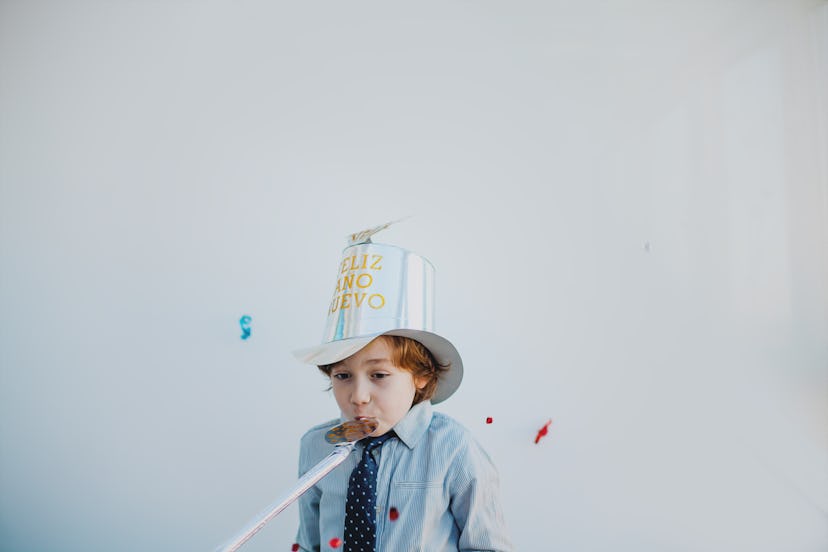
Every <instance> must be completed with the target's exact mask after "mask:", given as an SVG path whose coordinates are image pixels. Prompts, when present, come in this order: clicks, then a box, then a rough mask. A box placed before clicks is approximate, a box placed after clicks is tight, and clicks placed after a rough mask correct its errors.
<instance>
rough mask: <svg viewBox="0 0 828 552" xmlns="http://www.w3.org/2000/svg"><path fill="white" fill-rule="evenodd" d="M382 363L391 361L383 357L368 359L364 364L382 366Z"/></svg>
mask: <svg viewBox="0 0 828 552" xmlns="http://www.w3.org/2000/svg"><path fill="white" fill-rule="evenodd" d="M383 362H391V359H388V358H385V357H379V358H369V359H366V360H365V363H366V364H382V363H383Z"/></svg>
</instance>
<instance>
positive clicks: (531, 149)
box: [0, 0, 828, 552]
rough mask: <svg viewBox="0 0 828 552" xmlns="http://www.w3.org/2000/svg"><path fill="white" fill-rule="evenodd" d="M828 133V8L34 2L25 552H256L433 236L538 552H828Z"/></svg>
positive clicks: (8, 479) (290, 523)
mask: <svg viewBox="0 0 828 552" xmlns="http://www.w3.org/2000/svg"><path fill="white" fill-rule="evenodd" d="M827 98H828V5H826V3H825V2H817V1H805V0H785V1H783V0H765V1H763V0H729V1H722V0H698V1H694V2H674V1H663V0H662V1H659V0H605V1H598V2H572V1H565V2H564V1H555V2H532V1H523V0H520V1H513V2H491V1H480V2H468V1H466V2H460V1H454V2H440V3H422V2H419V3H400V2H396V3H389V2H367V1H366V2H363V1H359V2H353V1H352V2H303V3H298V2H293V3H288V2H254V1H248V0H238V1H232V2H231V1H226V0H224V1H218V0H215V1H207V0H205V1H196V0H177V1H167V2H162V1H150V0H147V1H139V0H109V1H105V0H99V1H86V0H85V1H80V0H79V1H73V2H58V1H13V0H5V1H4V2H2V3H0V263H2V265H0V543H2V544H0V547H2V550H10V551H67V552H68V551H89V550H104V551H110V550H118V551H125V552H128V551H133V550H142V551H143V550H172V551H190V550H192V551H201V550H212V548H213V547H214V546H216V545H217V544H219V543H220V542H222V541H223V540H224V539H226V538H227V537H229V536H230V535H231V534H233V533H234V532H235V531H236V530H238V529H239V528H240V527H241V526H242V525H243V524H244V523H245V522H246V521H247V520H248V519H249V518H250V517H251V516H252V515H253V514H255V513H256V512H258V511H259V509H260V508H262V507H263V506H265V505H266V504H267V503H269V502H270V501H271V500H273V499H274V498H275V497H276V496H278V495H279V494H280V493H281V492H282V491H284V490H285V489H286V488H288V487H289V486H290V484H291V483H292V481H293V480H294V479H295V475H296V474H295V470H296V456H297V452H298V447H297V440H298V438H299V436H300V435H301V433H302V432H303V431H304V430H305V429H306V428H307V427H308V426H310V425H312V424H314V423H317V422H319V421H322V420H324V419H328V418H330V417H333V416H335V415H336V414H337V412H336V408H335V404H334V401H333V398H332V397H330V396H329V395H328V394H327V393H326V392H324V389H325V382H324V381H323V380H322V379H321V377H320V376H319V375H318V374H317V373H316V372H315V370H314V369H313V368H308V367H305V366H302V365H300V364H298V363H297V362H296V361H294V360H293V358H292V357H291V355H290V351H292V350H293V349H296V348H300V347H304V346H308V345H312V344H315V343H316V342H317V341H318V340H319V337H320V335H321V332H322V325H323V321H324V313H325V308H326V305H327V301H328V299H329V296H330V293H331V290H332V288H333V285H334V282H335V270H336V263H337V261H338V258H339V252H340V250H341V249H342V247H343V246H344V245H345V235H346V234H348V233H350V232H352V231H356V230H360V229H362V228H365V227H369V226H372V225H374V224H379V223H382V222H385V221H388V220H392V219H396V218H399V217H403V216H407V215H411V218H410V219H409V220H407V221H405V222H403V223H400V224H398V225H396V226H394V227H392V228H390V229H389V230H387V231H385V232H384V233H383V234H381V235H380V238H382V239H379V240H378V241H384V242H387V243H394V244H396V245H400V246H403V247H407V248H410V249H413V250H415V251H417V252H419V253H421V254H423V255H425V256H427V257H429V258H430V259H431V260H432V261H433V262H434V263H435V264H436V266H437V269H438V289H439V293H438V324H439V328H440V330H441V331H442V332H443V333H444V334H445V335H446V336H448V337H450V338H451V339H452V340H453V341H454V342H455V344H456V345H457V346H458V348H459V349H460V351H461V352H462V354H463V355H464V359H465V363H466V366H467V369H466V379H465V381H464V384H463V386H462V387H461V389H460V391H459V392H458V393H457V394H456V395H455V396H454V397H453V398H452V399H451V400H449V401H448V402H446V403H444V405H441V406H440V407H439V408H440V410H442V411H445V412H447V413H449V414H451V415H453V416H455V417H456V418H458V419H460V420H461V421H462V422H463V423H465V424H466V425H468V426H469V427H470V428H471V429H472V430H473V431H474V432H475V433H476V434H477V435H478V436H479V438H480V439H481V441H483V443H484V444H485V446H486V447H488V449H489V450H490V451H491V453H492V456H493V457H494V459H495V461H496V462H497V464H498V465H499V467H500V470H501V475H502V482H503V488H504V501H505V508H506V512H507V515H508V521H509V522H510V525H511V527H512V530H513V532H514V540H515V541H516V543H517V544H518V546H519V549H521V550H543V551H545V550H550V551H553V550H554V551H610V550H612V551H614V552H617V551H629V552H649V551H652V552H664V551H682V552H684V551H688V552H689V551H692V552H696V551H705V552H706V551H716V552H719V551H721V552H733V551H751V552H764V551H767V552H772V551H773V552H776V551H785V552H816V551H825V550H826V549H828V469H826V467H828V153H827V152H828V101H826V99H827ZM242 314H250V315H251V316H252V317H253V323H252V337H251V339H250V340H249V341H242V340H241V339H240V338H239V336H240V329H239V326H238V318H239V317H240V316H241V315H242ZM487 416H492V417H493V418H494V423H493V424H491V425H486V424H485V418H486V417H487ZM547 418H552V419H553V420H554V423H553V425H552V427H551V431H550V434H549V436H548V437H547V438H546V439H545V440H543V441H541V443H540V444H539V445H535V444H534V443H533V439H534V436H535V432H536V431H537V429H538V428H539V427H540V426H541V425H542V424H543V423H544V422H545V421H546V419H547ZM296 523H297V516H296V511H295V508H291V509H289V510H288V511H286V512H285V513H284V514H283V515H281V516H280V517H278V518H277V519H276V520H274V521H273V522H272V523H271V524H270V525H268V526H267V527H266V528H265V530H263V531H262V532H261V533H260V534H259V535H257V536H256V537H255V538H254V540H253V541H251V542H250V543H249V544H248V545H247V546H246V547H245V548H246V549H248V550H250V551H256V550H260V551H262V550H285V551H287V550H289V549H290V545H291V543H292V542H293V535H294V531H295V527H296Z"/></svg>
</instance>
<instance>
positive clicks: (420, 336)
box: [293, 329, 463, 404]
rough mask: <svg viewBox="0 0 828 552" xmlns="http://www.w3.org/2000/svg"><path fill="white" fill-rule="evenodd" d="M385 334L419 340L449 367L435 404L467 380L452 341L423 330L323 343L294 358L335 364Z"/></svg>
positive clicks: (441, 379) (400, 331)
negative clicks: (464, 378)
mask: <svg viewBox="0 0 828 552" xmlns="http://www.w3.org/2000/svg"><path fill="white" fill-rule="evenodd" d="M381 335H398V336H401V337H408V338H410V339H413V340H415V341H419V342H420V343H422V344H423V345H424V346H425V347H426V348H427V349H428V350H429V351H431V354H432V355H434V358H435V359H436V360H437V362H438V363H439V364H441V365H446V364H448V365H449V369H448V371H446V372H444V373H442V374H441V375H440V380H439V382H438V383H437V390H436V391H435V393H434V396H433V397H432V398H431V402H432V403H433V404H437V403H440V402H442V401H444V400H446V399H447V398H449V397H450V396H451V395H452V394H453V393H454V392H455V391H457V388H458V387H460V382H461V381H462V380H463V360H462V359H461V358H460V353H458V352H457V349H456V348H455V347H454V345H452V344H451V342H450V341H449V340H447V339H445V338H444V337H442V336H439V335H437V334H435V333H431V332H426V331H423V330H410V329H396V330H388V331H386V332H379V333H377V334H374V335H367V336H360V337H352V338H348V339H340V340H337V341H331V342H329V343H323V344H322V345H317V346H316V347H309V348H307V349H300V350H298V351H294V352H293V355H294V356H295V357H296V358H297V359H298V360H299V361H301V362H304V363H306V364H314V365H316V366H324V365H326V364H333V363H335V362H339V361H340V360H344V359H346V358H348V357H349V356H351V355H353V354H354V353H357V352H358V351H360V350H361V349H362V348H364V347H365V346H366V345H368V344H369V343H370V342H371V341H373V340H374V339H376V338H377V337H379V336H381Z"/></svg>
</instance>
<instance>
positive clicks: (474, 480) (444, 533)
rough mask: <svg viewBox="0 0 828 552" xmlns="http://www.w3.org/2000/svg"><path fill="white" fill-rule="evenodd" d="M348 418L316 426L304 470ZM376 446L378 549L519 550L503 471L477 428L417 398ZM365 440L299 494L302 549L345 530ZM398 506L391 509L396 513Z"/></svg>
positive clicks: (308, 438) (323, 544)
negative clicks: (504, 505)
mask: <svg viewBox="0 0 828 552" xmlns="http://www.w3.org/2000/svg"><path fill="white" fill-rule="evenodd" d="M341 421H342V420H331V421H330V422H327V423H325V424H321V425H319V426H316V427H314V428H311V429H310V430H309V431H308V432H307V433H306V434H305V435H304V436H303V437H302V441H301V449H300V455H299V474H300V475H302V474H304V473H305V472H306V471H307V470H309V469H310V468H311V467H313V466H314V465H315V464H316V463H317V462H319V461H320V460H321V459H322V458H324V457H325V456H326V455H328V454H329V453H330V452H331V450H332V448H333V445H330V444H328V443H327V442H325V439H324V435H325V432H326V431H328V430H329V429H330V428H331V427H333V426H335V425H337V424H338V423H340V422H341ZM394 432H395V433H396V436H395V437H392V438H391V439H389V440H388V441H387V442H386V443H385V444H384V445H383V446H382V447H381V449H380V450H379V451H375V452H374V454H375V456H376V457H377V459H378V464H379V470H378V474H377V501H376V510H377V518H376V520H377V528H376V531H377V551H378V552H409V551H410V552H414V551H424V552H441V551H460V550H463V551H477V550H479V551H490V552H501V551H511V550H513V547H512V544H511V542H510V540H509V538H508V536H507V531H506V527H505V523H504V521H503V514H502V512H501V509H500V488H499V480H498V476H497V471H496V470H495V468H494V466H493V465H492V462H491V460H490V458H489V456H488V455H487V454H486V452H485V451H484V450H483V449H482V448H481V447H480V445H479V444H478V443H477V441H476V440H475V439H474V438H473V437H472V435H471V433H469V431H468V430H466V429H465V428H464V427H463V426H461V425H460V424H459V423H457V422H456V421H455V420H453V419H452V418H450V417H449V416H446V415H444V414H441V413H435V412H433V410H432V407H431V403H429V402H424V403H420V404H418V405H415V406H414V407H413V408H412V409H411V410H410V411H409V412H408V414H407V415H406V416H405V418H403V419H402V420H401V421H400V422H399V423H398V424H397V425H396V426H395V427H394ZM361 457H362V444H357V447H356V449H355V452H353V453H352V454H351V455H350V457H349V458H348V459H347V460H346V461H345V462H344V463H343V464H342V465H340V466H338V467H337V468H336V469H335V470H334V471H333V472H331V474H330V475H328V476H327V477H325V478H324V479H323V480H322V481H320V482H319V483H317V484H316V485H315V486H314V487H312V488H311V489H310V490H309V491H308V492H307V493H305V494H304V495H303V496H302V497H301V498H300V499H299V532H298V535H297V539H296V542H297V543H298V544H299V546H300V548H301V550H305V551H320V552H321V551H322V550H326V551H327V550H330V548H329V542H330V541H331V539H334V538H340V539H341V538H342V536H343V532H344V525H345V502H346V494H347V490H348V479H349V477H350V474H351V472H352V471H353V469H354V468H355V467H356V465H357V463H358V462H359V460H360V458H361ZM392 512H393V513H392Z"/></svg>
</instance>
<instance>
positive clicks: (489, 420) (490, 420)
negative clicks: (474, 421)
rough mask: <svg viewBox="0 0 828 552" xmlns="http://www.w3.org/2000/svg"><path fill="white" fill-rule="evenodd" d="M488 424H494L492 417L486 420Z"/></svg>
mask: <svg viewBox="0 0 828 552" xmlns="http://www.w3.org/2000/svg"><path fill="white" fill-rule="evenodd" d="M486 423H487V424H490V423H492V417H491V416H489V417H488V418H486Z"/></svg>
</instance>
